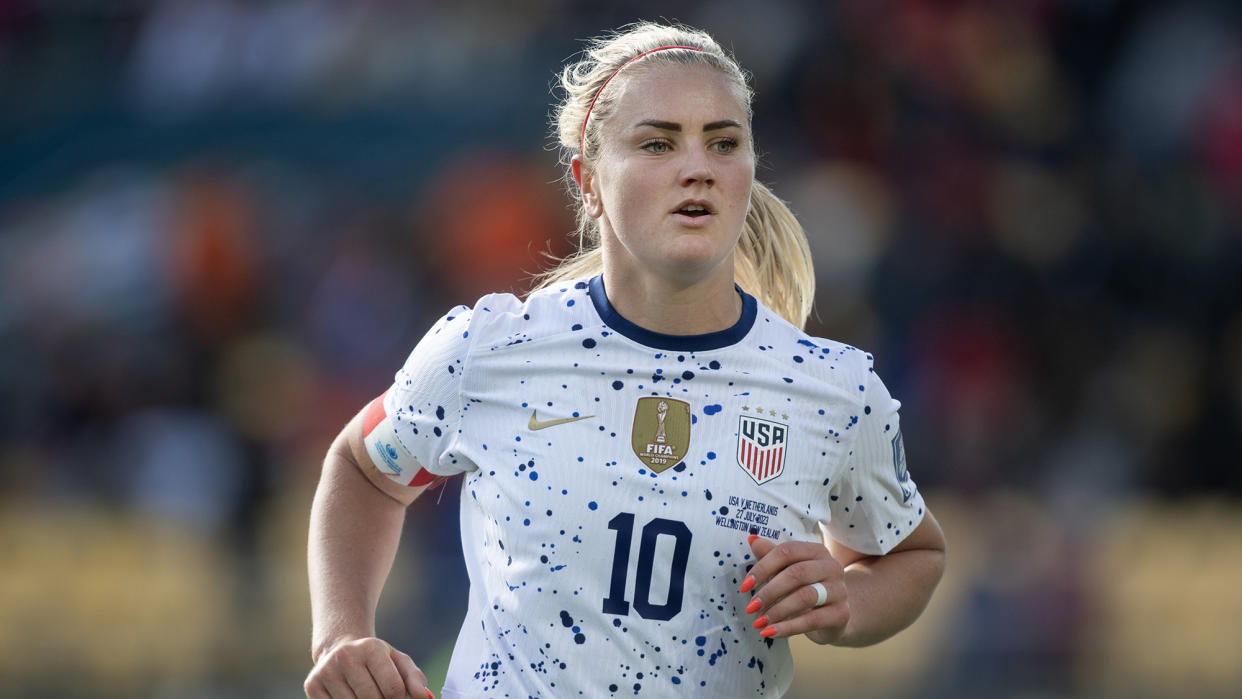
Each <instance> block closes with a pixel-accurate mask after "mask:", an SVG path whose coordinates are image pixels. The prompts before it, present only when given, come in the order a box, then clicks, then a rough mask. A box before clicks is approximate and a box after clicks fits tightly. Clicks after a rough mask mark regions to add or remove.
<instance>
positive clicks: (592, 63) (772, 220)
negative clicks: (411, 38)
mask: <svg viewBox="0 0 1242 699" xmlns="http://www.w3.org/2000/svg"><path fill="white" fill-rule="evenodd" d="M662 46H688V47H693V48H695V49H699V50H698V51H695V50H689V49H677V48H670V49H665V50H661V51H657V52H655V53H652V54H650V55H648V56H645V57H643V58H642V59H641V60H640V61H638V63H649V62H651V63H654V62H661V63H666V64H680V65H706V66H710V67H712V68H715V69H716V70H719V71H720V72H721V73H723V74H724V75H725V76H727V77H728V78H729V80H730V81H731V82H732V83H733V84H734V86H735V87H736V88H737V91H738V93H739V97H740V98H741V99H742V103H743V107H744V108H745V110H746V118H747V120H748V121H749V120H750V118H751V100H752V99H753V96H754V92H753V91H752V90H751V88H750V84H749V81H748V80H747V76H746V74H745V73H744V72H743V71H742V69H741V67H740V66H739V65H738V64H737V61H735V60H734V59H733V57H732V56H730V55H728V54H727V53H725V51H724V49H722V48H721V47H720V45H719V44H717V43H716V41H715V40H714V39H712V37H711V36H710V35H708V34H707V33H706V32H703V31H700V30H698V29H693V28H690V27H686V26H681V25H671V26H670V25H663V24H656V23H653V22H639V23H637V24H631V25H627V26H625V27H623V28H621V29H620V30H618V31H616V32H612V33H610V34H607V35H604V36H602V37H599V38H596V39H593V40H591V41H590V42H588V45H587V48H586V49H585V50H584V51H583V58H582V59H581V60H579V61H578V62H576V63H574V64H572V65H568V66H566V67H565V68H564V70H562V71H561V74H560V88H561V91H562V92H563V93H564V94H563V99H561V100H560V102H559V103H558V104H557V105H556V108H555V111H554V112H553V127H554V129H555V131H556V135H557V140H558V142H559V144H560V151H561V164H562V165H563V166H564V167H565V173H566V174H565V180H566V186H567V188H568V190H569V194H570V196H571V197H572V198H573V199H574V201H576V202H578V240H577V246H578V250H577V252H575V253H573V254H571V255H569V256H568V257H565V258H563V259H561V260H560V261H559V264H558V265H557V266H556V267H555V268H554V269H552V270H550V271H548V272H546V273H544V274H543V275H541V277H540V279H539V283H538V284H537V286H536V288H540V289H541V288H544V287H547V286H550V285H552V284H555V283H557V282H561V281H565V280H568V279H580V278H584V277H591V276H594V275H596V274H600V273H601V272H602V271H603V268H604V264H603V253H602V251H601V249H600V246H599V225H598V223H597V222H596V221H595V219H593V218H591V217H590V216H589V215H588V214H587V212H586V209H585V207H583V206H582V202H581V198H580V197H579V196H578V186H577V183H576V182H575V181H574V179H573V175H572V172H571V170H570V163H571V161H572V159H573V157H574V156H577V155H580V156H582V160H583V161H584V162H586V163H590V162H591V161H593V160H595V158H596V157H598V155H599V152H600V148H601V135H600V131H601V128H602V126H601V125H602V124H603V123H604V122H606V121H608V117H609V115H610V114H611V113H612V110H613V107H614V106H615V96H616V94H617V93H618V91H617V90H604V91H603V92H602V93H601V92H600V90H601V88H602V87H603V85H604V84H605V83H606V82H607V81H608V80H609V79H610V78H611V77H612V76H613V74H614V73H616V72H617V71H618V70H619V69H620V68H621V67H622V66H624V65H625V64H626V63H627V62H628V61H630V60H633V59H634V57H636V56H638V55H639V54H642V53H644V52H647V51H651V50H652V49H656V48H659V47H662ZM626 70H627V71H628V70H630V68H627V69H626ZM592 101H594V105H593V106H592ZM733 274H734V278H735V279H736V281H737V283H738V284H739V285H740V286H741V287H742V288H743V289H745V290H746V291H747V292H749V293H751V294H753V295H754V296H756V297H758V298H759V300H760V301H762V302H763V303H764V304H765V305H766V306H768V307H769V308H771V309H773V310H775V311H776V312H777V313H779V314H780V315H781V316H782V317H783V318H785V320H788V321H789V322H790V323H792V324H793V325H795V326H797V327H799V328H801V327H803V326H804V325H805V323H806V319H807V316H808V315H810V312H811V303H812V302H813V300H814V297H815V273H814V270H813V268H812V266H811V251H810V248H809V247H808V245H807V241H806V233H805V232H803V230H802V226H801V224H799V223H798V220H797V218H795V217H794V215H793V212H792V211H790V210H789V207H788V206H786V204H785V203H784V202H783V201H781V200H780V199H778V198H777V197H776V195H775V194H773V193H772V191H771V190H769V189H768V188H767V187H766V186H764V185H763V184H762V183H761V182H759V181H758V180H756V181H755V182H754V184H753V185H752V187H751V193H750V206H749V208H748V210H747V212H746V221H745V223H744V224H743V227H742V236H741V239H740V240H739V241H738V245H737V249H736V254H735V255H734V271H733Z"/></svg>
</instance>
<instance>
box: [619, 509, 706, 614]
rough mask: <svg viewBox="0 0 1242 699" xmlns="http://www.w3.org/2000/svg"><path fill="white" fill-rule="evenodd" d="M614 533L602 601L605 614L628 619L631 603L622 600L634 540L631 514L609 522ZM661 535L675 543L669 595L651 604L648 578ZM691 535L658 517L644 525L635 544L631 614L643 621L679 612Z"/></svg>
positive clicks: (679, 523)
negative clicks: (614, 545) (614, 544)
mask: <svg viewBox="0 0 1242 699" xmlns="http://www.w3.org/2000/svg"><path fill="white" fill-rule="evenodd" d="M608 528H609V529H612V530H615V531H616V532H617V548H616V549H615V551H614V552H613V555H612V582H611V584H610V585H609V588H608V596H607V597H605V598H604V610H603V611H604V613H605V614H616V615H619V616H628V615H629V613H630V603H629V602H626V601H625V586H626V582H627V580H628V577H629V568H630V542H631V540H632V539H633V538H634V514H633V513H632V512H622V513H621V514H619V515H617V516H616V517H613V518H612V519H611V520H609V522H608ZM661 535H664V536H671V537H673V540H674V542H675V543H674V546H673V562H672V566H670V567H669V573H668V596H667V597H666V598H665V602H664V604H652V603H651V575H652V572H653V569H654V566H655V553H656V550H655V549H656V540H657V539H659V538H660V536H661ZM692 537H693V535H692V534H691V533H690V528H689V527H687V526H686V524H685V522H678V521H676V520H672V519H663V518H661V517H657V518H655V519H653V520H651V521H650V522H647V523H646V524H645V525H643V532H642V539H641V541H639V543H638V569H637V570H635V571H634V611H636V612H638V615H639V616H641V617H642V618H644V619H654V620H657V621H668V620H669V619H672V618H673V617H674V616H677V613H678V612H680V611H681V597H682V592H683V586H684V584H685V580H686V563H687V562H688V561H689V560H690V539H691V538H692Z"/></svg>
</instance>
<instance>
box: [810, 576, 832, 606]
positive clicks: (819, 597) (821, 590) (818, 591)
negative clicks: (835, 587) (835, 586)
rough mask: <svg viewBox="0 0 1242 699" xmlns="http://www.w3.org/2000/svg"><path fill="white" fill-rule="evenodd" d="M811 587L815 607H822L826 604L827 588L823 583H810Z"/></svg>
mask: <svg viewBox="0 0 1242 699" xmlns="http://www.w3.org/2000/svg"><path fill="white" fill-rule="evenodd" d="M811 587H812V588H813V589H814V590H815V606H816V607H822V606H824V605H825V604H827V603H828V588H826V587H824V584H823V583H817V582H816V583H811Z"/></svg>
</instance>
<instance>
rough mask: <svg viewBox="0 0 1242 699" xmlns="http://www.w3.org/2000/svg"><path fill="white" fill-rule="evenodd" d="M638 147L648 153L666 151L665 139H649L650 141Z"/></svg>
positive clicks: (666, 143)
mask: <svg viewBox="0 0 1242 699" xmlns="http://www.w3.org/2000/svg"><path fill="white" fill-rule="evenodd" d="M639 147H640V148H642V149H643V150H645V151H647V152H649V153H667V152H668V142H667V141H661V140H651V141H647V142H646V143H644V144H642V145H641V146H639Z"/></svg>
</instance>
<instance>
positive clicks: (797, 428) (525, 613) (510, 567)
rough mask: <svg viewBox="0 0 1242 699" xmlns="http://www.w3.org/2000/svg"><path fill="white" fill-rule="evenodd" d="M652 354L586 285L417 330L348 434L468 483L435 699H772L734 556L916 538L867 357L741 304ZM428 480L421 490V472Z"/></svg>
mask: <svg viewBox="0 0 1242 699" xmlns="http://www.w3.org/2000/svg"><path fill="white" fill-rule="evenodd" d="M742 297H743V301H744V303H743V312H742V316H741V319H740V320H739V321H738V322H737V323H736V324H735V325H734V326H733V327H732V328H729V329H728V330H724V331H721V332H716V333H710V334H706V335H694V336H680V335H664V334H659V333H654V332H651V331H648V330H644V329H642V328H640V327H638V326H636V325H634V324H632V323H630V322H629V321H627V320H626V319H624V318H622V317H621V316H620V315H619V314H617V312H616V311H615V310H613V308H612V307H611V305H610V304H609V303H608V300H607V297H606V296H605V294H604V288H603V282H602V279H601V278H599V277H596V278H595V279H592V280H591V281H589V282H586V281H582V282H577V283H569V284H566V285H564V286H562V287H558V288H553V289H545V290H542V291H539V292H536V293H534V294H532V295H531V296H530V297H529V298H528V299H527V300H526V301H525V302H523V301H521V300H519V299H517V298H515V297H513V296H511V295H491V296H485V297H484V298H482V299H480V300H479V302H478V304H477V305H475V307H474V308H473V310H471V309H468V308H466V307H464V306H463V307H459V308H457V309H454V310H453V311H450V312H449V313H448V315H446V316H445V317H444V318H443V319H442V320H440V322H439V323H437V324H436V326H435V327H434V328H433V329H432V330H431V331H429V332H428V333H427V335H426V336H425V337H424V338H423V339H422V341H421V342H420V343H419V344H418V346H417V347H416V348H415V349H414V351H413V353H412V354H411V355H410V358H409V360H408V361H407V362H406V364H405V366H404V367H403V368H402V369H401V370H400V371H399V372H398V373H397V375H396V382H395V384H394V385H393V387H392V388H391V389H390V390H389V391H388V393H387V394H386V396H385V397H384V400H383V403H382V407H383V411H382V412H381V411H379V409H378V407H379V406H378V403H377V407H376V408H375V409H373V411H372V412H373V413H374V414H373V415H371V416H369V419H368V420H367V421H366V422H367V424H366V426H365V428H364V431H365V432H366V433H367V440H366V441H367V446H368V450H369V451H370V453H371V456H372V459H373V460H374V462H375V464H376V466H377V467H378V468H379V469H380V470H382V471H384V472H385V473H387V474H389V476H390V477H391V478H393V479H394V480H397V481H398V482H401V483H414V484H422V483H426V482H428V481H430V480H431V479H432V478H434V477H437V476H450V475H454V474H457V473H464V474H465V477H464V478H463V480H462V497H461V537H462V550H463V552H464V554H465V562H466V568H467V570H468V571H469V574H470V602H469V610H468V612H467V614H466V619H465V622H464V623H463V624H462V627H461V631H460V633H459V635H458V638H457V644H456V647H455V649H454V652H453V658H452V663H451V666H450V668H449V673H448V678H447V681H446V683H445V686H444V688H443V692H442V696H444V697H448V698H449V699H453V698H455V697H482V696H487V697H523V698H525V697H548V698H552V697H571V696H585V697H609V696H634V695H636V694H637V695H639V696H656V697H660V696H673V695H677V696H681V695H688V696H703V697H726V696H727V697H745V696H751V697H760V696H780V695H781V694H782V693H784V692H785V691H786V690H787V688H788V687H789V684H790V682H791V680H792V678H793V661H792V658H791V656H790V653H789V647H788V643H787V641H786V640H784V639H777V640H770V639H765V638H763V637H761V636H760V635H759V631H758V630H756V629H754V628H752V626H751V622H752V619H751V617H750V615H747V614H745V613H744V611H743V610H744V609H745V608H746V605H747V603H748V602H749V601H750V596H751V595H750V594H749V593H748V594H743V593H739V592H738V586H739V585H740V584H741V582H742V580H743V579H744V578H745V577H746V573H747V570H748V569H749V568H750V566H751V565H752V564H753V563H754V560H753V556H752V555H751V553H750V548H749V546H748V545H747V541H746V539H747V535H748V534H749V533H757V534H759V535H760V536H762V537H764V538H767V539H770V540H772V541H775V542H782V541H788V540H802V541H819V540H821V537H820V524H819V523H821V522H822V523H823V526H824V527H825V528H826V529H827V532H828V534H829V535H830V536H831V537H832V538H834V539H836V540H837V541H839V542H841V543H843V544H845V545H847V546H849V547H850V548H853V549H855V550H858V551H861V552H864V553H868V554H883V553H886V552H888V551H889V550H890V549H891V548H892V547H893V546H895V545H896V544H897V543H898V542H900V541H901V540H902V539H903V538H904V537H905V536H906V535H907V534H909V532H910V531H911V530H913V529H914V528H915V527H916V526H917V525H918V524H919V522H920V520H921V519H922V516H923V510H924V506H923V500H922V497H921V496H920V495H919V493H918V491H917V489H916V488H915V485H914V482H913V481H912V480H911V479H910V477H909V475H908V473H907V471H906V465H905V453H904V450H903V448H902V442H901V431H900V429H899V425H898V421H897V408H898V407H899V403H898V402H897V401H895V400H893V399H892V398H891V397H890V396H889V393H888V391H887V390H886V389H885V388H884V385H883V384H882V383H881V382H880V379H879V378H878V377H877V376H876V375H875V373H874V371H873V369H872V358H871V356H870V355H869V354H867V353H865V352H863V351H860V350H858V349H855V348H853V347H849V346H846V345H842V344H839V343H835V342H831V341H828V340H822V339H818V338H812V337H808V336H807V335H806V334H804V333H803V332H801V331H800V330H798V329H797V328H795V327H793V326H792V325H790V324H789V323H788V322H786V321H785V320H783V319H782V318H780V317H779V316H778V315H776V314H775V313H773V312H772V311H771V310H769V309H768V308H766V307H764V306H763V305H762V304H759V303H758V302H757V301H756V300H755V299H754V298H753V297H751V296H749V295H747V294H742ZM422 469H425V470H422Z"/></svg>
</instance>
